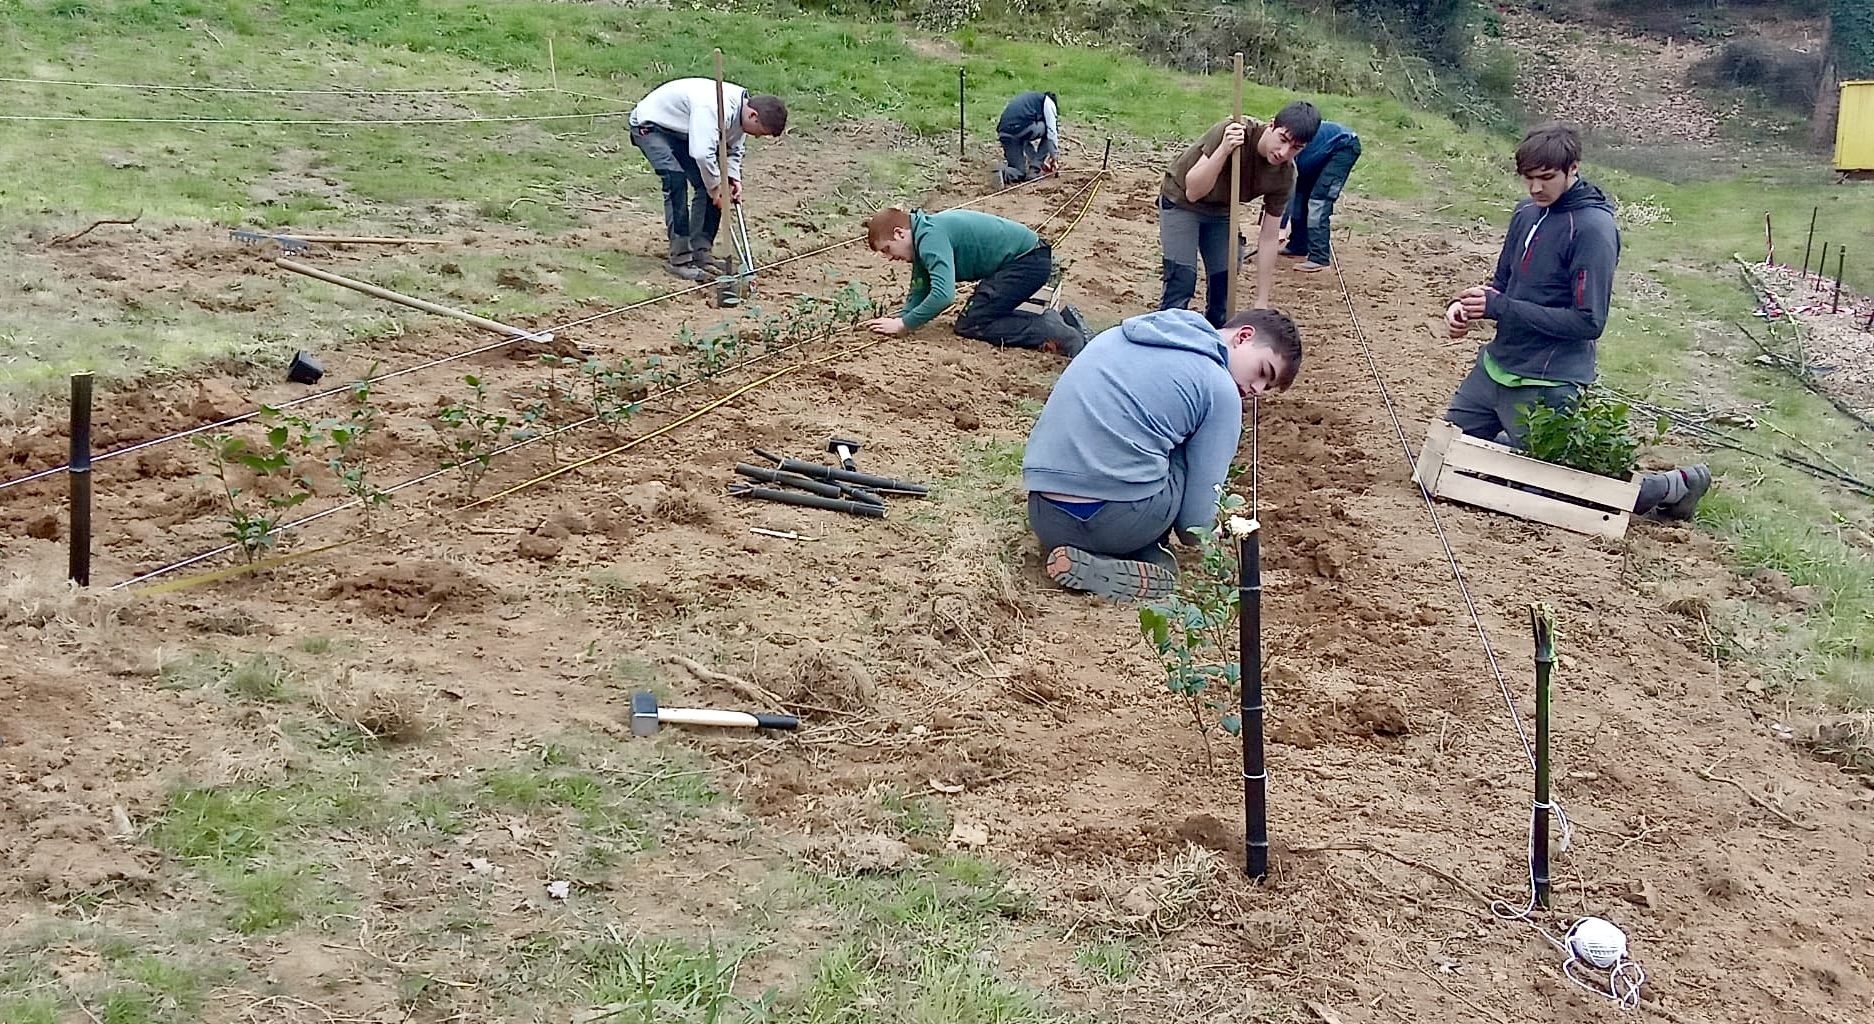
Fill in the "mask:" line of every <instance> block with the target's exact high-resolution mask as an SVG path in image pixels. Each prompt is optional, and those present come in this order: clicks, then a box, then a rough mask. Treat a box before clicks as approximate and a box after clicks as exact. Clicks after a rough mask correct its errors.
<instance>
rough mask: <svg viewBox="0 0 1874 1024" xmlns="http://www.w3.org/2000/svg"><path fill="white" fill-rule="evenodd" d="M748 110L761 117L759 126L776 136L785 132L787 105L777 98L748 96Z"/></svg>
mask: <svg viewBox="0 0 1874 1024" xmlns="http://www.w3.org/2000/svg"><path fill="white" fill-rule="evenodd" d="M748 106H749V109H751V110H753V111H754V112H755V113H756V114H759V115H760V116H761V126H762V127H763V128H766V129H768V130H769V131H771V132H773V133H774V134H776V135H779V134H781V133H782V132H784V131H787V104H785V103H782V102H781V97H779V96H767V95H762V96H750V97H749V98H748Z"/></svg>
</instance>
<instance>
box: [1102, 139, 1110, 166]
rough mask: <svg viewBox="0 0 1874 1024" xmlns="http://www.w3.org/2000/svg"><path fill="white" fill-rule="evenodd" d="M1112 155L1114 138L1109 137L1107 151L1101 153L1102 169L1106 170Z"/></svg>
mask: <svg viewBox="0 0 1874 1024" xmlns="http://www.w3.org/2000/svg"><path fill="white" fill-rule="evenodd" d="M1112 155H1113V140H1112V139H1110V138H1108V139H1107V140H1106V152H1104V153H1101V154H1100V170H1102V171H1103V170H1106V161H1107V160H1109V159H1111V158H1112Z"/></svg>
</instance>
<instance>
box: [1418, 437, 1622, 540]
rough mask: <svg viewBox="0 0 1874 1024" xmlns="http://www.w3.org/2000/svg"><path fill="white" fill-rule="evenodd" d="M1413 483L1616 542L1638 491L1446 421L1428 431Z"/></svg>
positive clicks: (1452, 497)
mask: <svg viewBox="0 0 1874 1024" xmlns="http://www.w3.org/2000/svg"><path fill="white" fill-rule="evenodd" d="M1472 474H1483V475H1486V476H1492V477H1499V478H1501V479H1504V480H1509V481H1514V482H1515V483H1517V484H1524V485H1528V486H1531V487H1539V488H1542V489H1543V490H1545V491H1551V492H1554V493H1557V494H1567V495H1569V496H1571V497H1575V498H1580V499H1582V500H1583V501H1588V502H1592V503H1594V504H1595V505H1597V506H1601V507H1598V508H1588V507H1585V506H1582V505H1577V504H1574V503H1572V502H1567V501H1562V500H1559V499H1557V498H1551V497H1549V496H1548V495H1545V494H1536V493H1533V492H1531V491H1528V490H1524V489H1523V488H1521V487H1517V486H1509V485H1505V484H1500V483H1496V482H1495V481H1492V480H1482V479H1479V478H1478V477H1477V476H1475V475H1472ZM1413 479H1414V480H1415V481H1417V482H1419V483H1420V484H1422V485H1424V486H1425V487H1426V489H1427V490H1429V491H1431V493H1432V494H1433V495H1434V496H1436V497H1440V498H1445V499H1448V500H1451V501H1461V502H1463V503H1465V504H1467V505H1477V506H1480V507H1482V508H1488V509H1493V510H1495V511H1498V512H1503V513H1507V514H1509V515H1513V516H1518V517H1520V518H1523V519H1530V520H1534V521H1536V522H1539V523H1547V524H1549V525H1550V526H1559V527H1561V528H1563V529H1565V530H1574V531H1575V532H1577V533H1585V534H1590V535H1594V536H1600V537H1608V538H1610V539H1614V540H1618V539H1620V538H1621V537H1624V536H1626V533H1627V522H1628V519H1629V514H1630V513H1629V510H1630V509H1632V508H1633V502H1634V500H1635V499H1636V498H1638V497H1639V493H1640V485H1639V482H1638V481H1637V480H1633V479H1628V480H1614V479H1611V478H1609V477H1604V476H1597V475H1595V474H1593V473H1583V472H1581V471H1579V470H1574V469H1569V468H1568V467H1566V466H1557V465H1554V464H1552V463H1548V462H1543V461H1541V460H1540V459H1532V458H1530V457H1528V456H1526V455H1522V454H1520V453H1518V452H1516V451H1513V450H1511V449H1509V448H1505V447H1504V446H1502V445H1500V444H1495V443H1493V442H1490V441H1483V440H1479V439H1477V438H1474V437H1466V436H1465V435H1464V433H1463V431H1460V430H1459V429H1458V428H1457V427H1456V426H1454V425H1452V424H1450V423H1435V424H1433V425H1432V428H1431V430H1430V431H1428V432H1427V433H1426V437H1425V447H1424V449H1423V451H1422V452H1421V454H1420V456H1419V464H1418V472H1417V473H1415V474H1414V476H1413Z"/></svg>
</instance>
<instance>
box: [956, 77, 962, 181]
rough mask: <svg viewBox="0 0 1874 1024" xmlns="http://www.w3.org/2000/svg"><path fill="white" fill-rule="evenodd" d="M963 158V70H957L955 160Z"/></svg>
mask: <svg viewBox="0 0 1874 1024" xmlns="http://www.w3.org/2000/svg"><path fill="white" fill-rule="evenodd" d="M962 158H963V69H962V68H958V69H957V159H959V160H960V159H962Z"/></svg>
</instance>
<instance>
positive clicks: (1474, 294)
mask: <svg viewBox="0 0 1874 1024" xmlns="http://www.w3.org/2000/svg"><path fill="white" fill-rule="evenodd" d="M1489 301H1490V289H1488V288H1485V287H1484V286H1483V285H1481V284H1480V285H1475V286H1473V287H1470V288H1466V289H1464V290H1463V291H1461V292H1459V293H1458V303H1459V305H1462V306H1463V307H1464V315H1465V316H1467V317H1469V318H1470V319H1472V320H1482V319H1483V318H1484V310H1485V309H1486V308H1488V306H1487V304H1488V303H1489Z"/></svg>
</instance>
